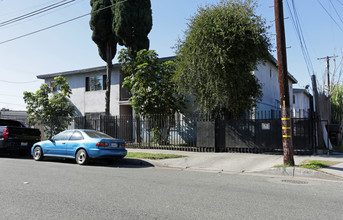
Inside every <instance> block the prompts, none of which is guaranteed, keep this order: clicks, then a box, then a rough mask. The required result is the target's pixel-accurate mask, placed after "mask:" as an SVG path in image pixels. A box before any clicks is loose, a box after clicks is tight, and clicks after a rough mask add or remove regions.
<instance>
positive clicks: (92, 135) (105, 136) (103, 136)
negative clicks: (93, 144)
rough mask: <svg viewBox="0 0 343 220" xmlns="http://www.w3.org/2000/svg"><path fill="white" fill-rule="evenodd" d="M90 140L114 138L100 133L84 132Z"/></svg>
mask: <svg viewBox="0 0 343 220" xmlns="http://www.w3.org/2000/svg"><path fill="white" fill-rule="evenodd" d="M84 132H85V133H86V134H87V135H88V136H89V137H90V138H112V139H113V137H111V136H109V135H107V134H104V133H102V132H99V131H84Z"/></svg>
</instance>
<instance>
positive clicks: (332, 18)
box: [317, 0, 343, 32]
mask: <svg viewBox="0 0 343 220" xmlns="http://www.w3.org/2000/svg"><path fill="white" fill-rule="evenodd" d="M317 2H318V3H319V4H320V6H321V7H322V8H323V9H324V11H325V12H326V14H328V16H329V17H330V18H331V20H332V21H333V22H334V23H335V24H336V25H337V26H338V28H339V29H340V30H341V31H342V32H343V28H342V27H341V26H340V25H339V24H338V22H337V21H336V20H335V18H334V17H332V15H331V13H330V12H329V11H328V10H327V9H326V8H325V7H324V5H323V4H322V3H321V2H320V1H319V0H317Z"/></svg>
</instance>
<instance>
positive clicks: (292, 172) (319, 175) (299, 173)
mask: <svg viewBox="0 0 343 220" xmlns="http://www.w3.org/2000/svg"><path fill="white" fill-rule="evenodd" d="M258 173H263V174H270V175H281V176H292V177H307V178H316V179H329V180H341V181H343V178H342V177H339V176H335V175H333V174H329V173H325V172H322V171H317V170H311V169H306V168H301V167H278V168H270V169H268V170H264V171H260V172H258Z"/></svg>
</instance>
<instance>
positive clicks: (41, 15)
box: [0, 1, 80, 30]
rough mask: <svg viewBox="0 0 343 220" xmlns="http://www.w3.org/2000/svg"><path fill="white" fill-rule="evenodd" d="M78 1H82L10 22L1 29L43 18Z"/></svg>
mask: <svg viewBox="0 0 343 220" xmlns="http://www.w3.org/2000/svg"><path fill="white" fill-rule="evenodd" d="M78 3H80V2H79V1H78V2H74V3H72V4H67V5H64V6H63V7H59V8H56V9H55V10H52V11H49V12H46V13H44V14H43V13H42V14H39V15H38V16H34V17H30V18H27V19H24V20H22V21H21V22H19V23H13V24H10V25H8V26H5V27H0V29H1V30H3V29H7V28H12V27H14V26H16V25H19V24H22V23H24V22H29V21H32V20H34V19H36V18H41V17H44V16H47V15H49V14H51V13H54V12H56V11H59V10H62V9H65V8H67V7H71V6H73V5H75V4H78Z"/></svg>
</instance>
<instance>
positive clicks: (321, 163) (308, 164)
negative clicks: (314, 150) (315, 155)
mask: <svg viewBox="0 0 343 220" xmlns="http://www.w3.org/2000/svg"><path fill="white" fill-rule="evenodd" d="M338 163H339V162H335V161H326V160H305V161H303V162H302V164H301V165H300V167H303V168H307V169H313V170H318V169H320V168H325V167H329V166H333V165H335V164H338Z"/></svg>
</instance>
